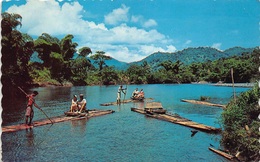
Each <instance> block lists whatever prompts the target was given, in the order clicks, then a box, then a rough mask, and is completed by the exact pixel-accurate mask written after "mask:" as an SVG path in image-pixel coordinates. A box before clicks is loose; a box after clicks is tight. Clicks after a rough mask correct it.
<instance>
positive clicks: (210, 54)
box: [105, 47, 255, 70]
mask: <svg viewBox="0 0 260 162" xmlns="http://www.w3.org/2000/svg"><path fill="white" fill-rule="evenodd" d="M254 49H255V48H242V47H233V48H229V49H227V50H225V51H220V50H218V49H215V48H212V47H198V48H193V47H190V48H186V49H184V50H181V51H177V52H174V53H166V52H159V51H158V52H155V53H153V54H151V55H149V56H147V57H146V58H144V59H142V60H140V61H136V62H131V63H125V62H120V61H118V60H116V59H114V58H112V59H111V60H107V61H105V63H106V64H107V65H108V66H114V67H115V69H117V70H126V69H127V68H128V67H129V66H131V65H133V64H137V65H141V64H142V63H143V62H145V61H146V62H147V63H148V64H149V65H150V67H152V68H155V67H157V65H158V64H159V63H161V62H163V61H167V60H170V61H172V62H173V63H174V62H176V61H178V60H180V61H181V62H182V63H183V64H184V65H189V64H191V63H195V62H205V61H208V60H210V61H214V60H218V59H220V58H227V57H231V56H241V55H242V54H243V53H251V52H253V50H254Z"/></svg>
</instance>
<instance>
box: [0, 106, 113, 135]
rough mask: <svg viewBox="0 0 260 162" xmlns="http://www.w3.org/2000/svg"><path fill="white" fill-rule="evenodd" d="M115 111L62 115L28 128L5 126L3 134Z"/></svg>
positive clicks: (92, 111) (39, 121)
mask: <svg viewBox="0 0 260 162" xmlns="http://www.w3.org/2000/svg"><path fill="white" fill-rule="evenodd" d="M113 112H114V111H113V110H89V113H87V114H85V115H83V114H84V113H78V116H67V115H61V116H57V117H52V118H50V119H51V121H52V122H51V121H50V120H49V119H42V120H38V121H34V122H33V125H31V126H28V125H27V124H18V125H11V126H3V127H2V132H3V133H5V132H16V131H19V130H24V129H29V128H34V127H38V126H43V125H48V124H53V123H59V122H65V121H72V120H81V119H89V118H92V117H96V116H102V115H106V114H111V113H113Z"/></svg>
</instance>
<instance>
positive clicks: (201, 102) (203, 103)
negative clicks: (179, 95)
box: [181, 99, 226, 108]
mask: <svg viewBox="0 0 260 162" xmlns="http://www.w3.org/2000/svg"><path fill="white" fill-rule="evenodd" d="M181 101H182V102H188V103H192V104H200V105H207V106H215V107H221V108H226V105H221V104H214V103H210V102H205V101H198V100H185V99H181Z"/></svg>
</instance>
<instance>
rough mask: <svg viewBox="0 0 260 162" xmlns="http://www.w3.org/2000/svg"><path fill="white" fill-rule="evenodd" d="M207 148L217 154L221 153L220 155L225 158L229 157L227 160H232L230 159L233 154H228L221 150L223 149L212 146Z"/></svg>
mask: <svg viewBox="0 0 260 162" xmlns="http://www.w3.org/2000/svg"><path fill="white" fill-rule="evenodd" d="M209 150H211V151H213V152H215V153H217V154H219V155H221V156H223V157H225V158H227V159H229V160H232V159H233V158H234V156H233V155H230V154H228V153H225V152H223V151H220V150H217V149H214V148H212V147H209Z"/></svg>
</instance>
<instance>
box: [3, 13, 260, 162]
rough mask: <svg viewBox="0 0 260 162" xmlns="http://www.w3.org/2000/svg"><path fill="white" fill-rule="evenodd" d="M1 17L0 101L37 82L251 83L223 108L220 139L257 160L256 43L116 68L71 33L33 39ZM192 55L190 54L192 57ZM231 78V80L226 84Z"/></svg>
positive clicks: (16, 19)
mask: <svg viewBox="0 0 260 162" xmlns="http://www.w3.org/2000/svg"><path fill="white" fill-rule="evenodd" d="M1 15H2V21H1V28H2V31H1V34H2V39H1V45H2V51H1V52H2V57H1V61H2V67H1V71H2V77H1V83H2V94H3V98H2V103H4V101H5V100H8V98H14V97H17V96H19V94H20V92H19V90H18V86H20V87H22V88H23V89H26V88H27V89H28V88H32V87H39V86H41V87H46V86H66V87H68V86H87V85H88V86H91V85H119V84H121V85H125V84H211V85H215V86H234V87H253V88H252V89H251V90H249V91H247V92H245V93H243V94H241V95H240V97H238V98H237V99H236V100H235V101H234V100H232V101H230V103H229V104H228V105H227V109H225V110H224V111H223V115H222V120H223V126H224V129H225V131H224V133H223V134H222V143H223V145H224V147H225V148H228V149H229V150H230V152H231V153H234V154H237V155H241V156H244V158H245V159H246V160H253V161H255V160H260V159H259V156H258V151H257V152H256V150H257V149H258V150H260V148H259V147H260V146H259V143H258V139H259V138H260V133H259V131H258V126H259V124H260V123H259V121H258V120H257V116H258V115H259V112H260V108H259V105H258V99H259V98H260V96H259V87H258V84H257V85H256V83H257V81H258V80H260V76H259V70H258V68H259V65H260V59H259V58H260V48H259V47H257V48H254V49H253V51H252V52H242V53H241V54H239V51H234V52H233V55H232V56H230V57H223V58H220V59H217V60H210V59H205V58H206V57H205V55H207V56H213V55H214V53H210V52H208V53H204V54H201V53H193V52H194V51H192V50H191V52H190V55H189V56H187V55H185V57H186V58H185V59H188V60H189V61H190V59H192V61H190V64H186V63H185V60H181V59H180V60H177V61H171V60H170V59H164V60H162V61H159V59H154V60H150V62H149V61H141V62H139V63H138V64H137V63H136V64H131V65H130V66H129V67H128V68H126V69H123V70H118V69H116V68H115V67H114V66H108V65H107V64H106V61H107V60H111V59H112V58H111V57H110V56H106V55H105V52H104V51H96V52H95V53H94V54H92V51H91V49H90V48H89V47H82V48H80V49H79V50H77V49H76V48H77V46H78V44H77V43H76V42H73V38H74V36H73V35H71V34H68V35H66V36H65V37H64V38H62V39H61V40H60V39H58V38H56V37H53V36H51V35H50V34H48V33H42V34H41V35H40V36H39V37H38V38H37V39H36V40H34V39H33V38H32V37H31V36H30V35H28V34H26V33H21V32H20V31H19V30H17V28H18V27H19V26H21V25H22V16H21V15H19V14H9V13H7V12H4V13H2V14H1ZM199 48H200V49H203V48H204V47H199ZM197 52H198V51H197ZM240 52H241V51H240ZM33 54H36V55H37V57H38V60H40V61H33V60H31V58H32V55H33ZM90 54H91V55H90ZM89 55H90V57H88V56H89ZM172 55H174V54H172ZM192 55H195V57H194V58H192V57H191V56H192ZM167 56H169V57H170V56H171V55H170V54H169V55H167ZM198 58H200V59H203V58H204V62H201V61H198ZM90 59H92V61H91V60H90ZM178 59H179V58H178ZM151 64H153V65H154V66H151ZM231 69H232V70H231ZM233 82H235V83H236V84H234V85H233V84H231V83H233ZM252 85H254V86H252ZM18 92H19V93H18ZM7 108H8V107H7ZM3 109H5V108H4V106H3ZM234 121H235V122H234Z"/></svg>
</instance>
